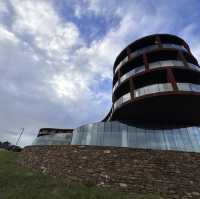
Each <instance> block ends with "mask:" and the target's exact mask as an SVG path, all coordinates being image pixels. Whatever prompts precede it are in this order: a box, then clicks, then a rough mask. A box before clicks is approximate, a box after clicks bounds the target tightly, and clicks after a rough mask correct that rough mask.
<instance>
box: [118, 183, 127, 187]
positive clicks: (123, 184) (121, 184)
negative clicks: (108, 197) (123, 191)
mask: <svg viewBox="0 0 200 199" xmlns="http://www.w3.org/2000/svg"><path fill="white" fill-rule="evenodd" d="M119 186H120V187H122V188H126V187H128V185H127V184H126V183H119Z"/></svg>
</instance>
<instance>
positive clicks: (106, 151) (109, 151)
mask: <svg viewBox="0 0 200 199" xmlns="http://www.w3.org/2000/svg"><path fill="white" fill-rule="evenodd" d="M103 152H104V153H111V150H104V151H103Z"/></svg>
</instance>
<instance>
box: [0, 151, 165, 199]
mask: <svg viewBox="0 0 200 199" xmlns="http://www.w3.org/2000/svg"><path fill="white" fill-rule="evenodd" d="M17 157H18V153H14V152H8V151H2V150H0V199H130V198H133V199H161V198H160V197H157V196H153V195H146V196H143V195H140V196H138V195H137V196H136V195H135V196H128V195H126V194H124V193H117V192H111V191H108V190H105V189H102V188H97V187H94V186H84V185H79V184H71V185H67V184H66V183H64V182H63V181H62V180H60V179H55V178H53V177H50V176H47V175H44V174H41V173H38V172H35V171H32V170H30V169H25V168H21V167H20V166H18V165H17V163H16V160H17Z"/></svg>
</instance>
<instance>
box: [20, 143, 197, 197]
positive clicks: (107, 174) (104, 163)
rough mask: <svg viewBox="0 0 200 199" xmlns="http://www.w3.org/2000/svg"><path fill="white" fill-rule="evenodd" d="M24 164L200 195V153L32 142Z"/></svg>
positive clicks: (106, 182) (74, 177) (135, 189)
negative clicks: (40, 144)
mask: <svg viewBox="0 0 200 199" xmlns="http://www.w3.org/2000/svg"><path fill="white" fill-rule="evenodd" d="M20 164H22V165H24V166H28V167H30V168H33V169H37V170H41V171H42V172H46V173H48V174H50V175H52V176H56V177H63V178H64V179H66V181H78V182H83V183H85V184H96V185H97V186H102V187H109V188H111V189H116V190H121V191H127V192H129V193H161V195H167V198H173V199H175V198H181V199H184V198H185V199H186V198H196V199H200V154H198V153H186V152H174V151H158V150H139V149H130V148H118V147H97V146H30V147H26V148H25V149H24V150H23V152H22V153H21V158H20Z"/></svg>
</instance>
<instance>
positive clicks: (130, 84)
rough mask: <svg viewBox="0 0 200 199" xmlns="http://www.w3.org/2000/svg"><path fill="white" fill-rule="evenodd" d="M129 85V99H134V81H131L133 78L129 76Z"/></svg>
mask: <svg viewBox="0 0 200 199" xmlns="http://www.w3.org/2000/svg"><path fill="white" fill-rule="evenodd" d="M129 87H130V94H131V101H133V100H134V88H135V87H134V83H133V78H132V77H130V78H129Z"/></svg>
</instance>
